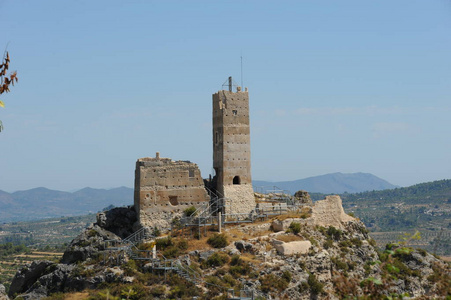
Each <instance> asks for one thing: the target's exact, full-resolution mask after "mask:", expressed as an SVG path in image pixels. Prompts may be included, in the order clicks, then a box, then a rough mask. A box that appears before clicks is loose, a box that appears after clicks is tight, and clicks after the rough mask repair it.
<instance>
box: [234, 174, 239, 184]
mask: <svg viewBox="0 0 451 300" xmlns="http://www.w3.org/2000/svg"><path fill="white" fill-rule="evenodd" d="M233 184H241V179H240V176H235V177H233Z"/></svg>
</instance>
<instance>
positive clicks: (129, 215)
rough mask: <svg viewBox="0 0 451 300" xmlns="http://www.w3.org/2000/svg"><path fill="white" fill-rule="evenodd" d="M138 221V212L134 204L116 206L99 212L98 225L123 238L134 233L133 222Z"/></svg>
mask: <svg viewBox="0 0 451 300" xmlns="http://www.w3.org/2000/svg"><path fill="white" fill-rule="evenodd" d="M136 221H137V214H136V212H135V210H134V208H133V206H128V207H115V208H113V209H110V210H108V211H104V212H101V213H98V214H97V225H98V226H99V227H101V228H103V229H105V230H108V231H111V232H113V233H114V234H116V235H117V236H120V237H121V238H125V237H127V236H129V235H130V234H132V233H133V224H135V222H136Z"/></svg>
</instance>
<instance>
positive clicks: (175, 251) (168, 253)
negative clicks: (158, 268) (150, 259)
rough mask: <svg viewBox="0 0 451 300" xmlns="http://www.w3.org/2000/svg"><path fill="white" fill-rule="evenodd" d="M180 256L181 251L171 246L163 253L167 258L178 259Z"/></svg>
mask: <svg viewBox="0 0 451 300" xmlns="http://www.w3.org/2000/svg"><path fill="white" fill-rule="evenodd" d="M179 254H180V249H179V248H178V247H177V246H170V247H168V248H166V249H165V250H164V251H163V256H164V257H166V258H176V257H177V256H179Z"/></svg>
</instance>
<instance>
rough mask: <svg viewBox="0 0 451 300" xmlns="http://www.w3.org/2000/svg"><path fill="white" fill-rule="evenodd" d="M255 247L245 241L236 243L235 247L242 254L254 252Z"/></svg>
mask: <svg viewBox="0 0 451 300" xmlns="http://www.w3.org/2000/svg"><path fill="white" fill-rule="evenodd" d="M253 246H254V245H252V244H251V243H248V242H245V241H236V242H235V247H236V248H237V249H238V250H240V252H253Z"/></svg>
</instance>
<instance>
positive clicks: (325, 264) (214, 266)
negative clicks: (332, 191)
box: [10, 196, 451, 299]
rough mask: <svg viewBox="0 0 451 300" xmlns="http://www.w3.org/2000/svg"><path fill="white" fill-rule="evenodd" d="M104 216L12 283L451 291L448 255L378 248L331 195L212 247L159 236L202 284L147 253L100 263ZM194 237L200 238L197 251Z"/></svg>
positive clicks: (230, 230) (46, 289)
mask: <svg viewBox="0 0 451 300" xmlns="http://www.w3.org/2000/svg"><path fill="white" fill-rule="evenodd" d="M113 215H120V216H123V215H124V214H122V213H121V214H113ZM110 216H111V214H110ZM100 219H101V220H100V221H99V224H96V225H93V226H91V227H90V228H88V229H86V230H85V231H84V232H83V233H82V234H81V235H80V236H79V237H77V238H76V239H74V241H73V242H72V243H71V245H70V246H69V247H68V250H67V251H66V253H65V256H64V257H65V259H66V260H65V263H64V264H58V263H52V262H34V263H33V264H30V265H27V266H25V267H24V268H22V269H21V270H19V272H18V273H17V275H16V277H15V278H14V281H13V284H12V285H11V290H12V291H14V293H15V294H16V295H21V296H22V297H23V298H25V299H40V298H42V297H44V296H48V295H50V294H51V293H54V292H70V291H81V290H85V289H88V290H90V293H91V294H95V295H99V294H96V293H99V292H97V291H95V290H92V289H97V288H99V286H102V287H103V288H105V287H106V288H108V289H109V290H110V291H111V293H115V291H116V292H117V291H118V290H119V292H118V293H119V295H120V293H121V291H122V292H124V291H125V292H126V291H130V289H132V290H133V291H139V293H138V294H137V295H140V297H141V298H142V297H153V298H154V299H167V298H184V297H186V298H192V297H193V296H196V295H197V296H199V299H212V298H214V297H218V296H219V297H224V298H225V294H226V292H227V289H230V288H232V289H235V290H237V291H238V290H239V289H242V288H244V289H246V290H247V291H250V292H252V293H253V294H254V297H255V298H257V297H262V298H261V299H263V298H264V299H343V298H345V297H347V296H361V297H365V296H369V295H371V296H372V297H373V299H380V298H383V297H384V296H389V295H391V294H394V295H404V296H405V295H407V294H408V295H409V296H410V297H419V298H421V299H434V298H444V297H445V296H446V295H447V294H448V293H451V270H450V266H449V264H448V263H445V262H444V261H442V260H440V259H438V258H436V257H434V256H433V255H431V254H429V253H427V252H425V251H423V250H416V249H411V248H409V247H408V245H404V244H393V245H389V246H388V247H387V249H382V250H378V249H376V248H375V243H374V241H373V240H372V239H371V238H370V237H369V235H368V232H367V230H366V228H365V226H364V225H363V223H362V222H360V221H359V220H357V219H355V218H352V217H350V216H348V215H346V214H345V213H344V212H343V209H342V207H341V199H339V197H335V196H334V197H328V198H326V199H325V200H322V201H317V202H316V203H315V205H314V206H313V207H303V208H302V209H299V211H297V212H291V213H289V214H287V215H281V216H278V217H277V218H275V219H271V220H265V221H261V222H257V223H250V224H246V225H243V224H241V225H239V226H227V227H226V228H225V230H224V234H225V236H227V239H228V245H227V246H226V247H225V248H221V249H213V248H211V247H210V246H208V245H207V244H205V243H203V244H202V240H201V241H198V240H191V239H190V238H189V237H188V236H185V237H177V236H176V237H173V238H172V239H171V242H166V243H160V244H161V245H163V244H164V245H166V246H164V247H169V248H161V249H159V250H161V251H166V252H165V253H168V255H175V256H176V257H178V258H179V259H180V260H182V261H184V262H185V263H186V264H189V265H191V267H192V268H193V269H195V270H196V272H198V273H199V274H201V277H202V280H201V281H198V282H197V284H193V283H192V282H190V281H186V280H185V279H184V278H182V277H180V276H179V275H176V274H172V273H169V274H167V276H168V279H167V280H166V281H164V280H162V278H164V277H158V275H154V274H155V270H153V267H152V264H150V263H149V262H148V261H142V262H140V261H133V260H128V259H127V257H125V259H124V260H122V261H120V262H119V263H118V262H117V261H108V260H107V261H104V260H103V259H102V257H103V256H102V255H103V254H102V253H103V252H102V251H103V250H104V249H103V248H102V245H104V241H105V240H107V239H119V237H118V236H117V235H116V234H114V233H112V232H110V231H108V230H106V229H105V226H106V224H107V223H108V224H114V223H115V222H114V220H109V221H108V222H107V221H106V220H103V221H104V222H103V221H102V218H100ZM110 229H111V230H113V229H112V228H110ZM116 233H119V232H116ZM212 234H214V233H213V232H210V233H209V235H212ZM205 240H206V238H203V241H204V242H205ZM191 244H196V245H201V246H198V247H197V249H196V250H193V249H192V246H190V245H191ZM146 245H148V244H145V245H143V246H142V247H143V248H146V247H147V246H146ZM171 245H172V246H171ZM162 247H163V246H162ZM171 247H172V248H171ZM187 247H191V248H190V249H187ZM174 249H176V250H174ZM174 251H175V252H174ZM75 262H76V263H75ZM152 270H153V271H152ZM11 290H10V291H11ZM146 293H147V294H146ZM221 295H222V296H221ZM10 296H13V294H12V293H11V292H10ZM131 299H133V298H131ZM218 299H222V298H218Z"/></svg>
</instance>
